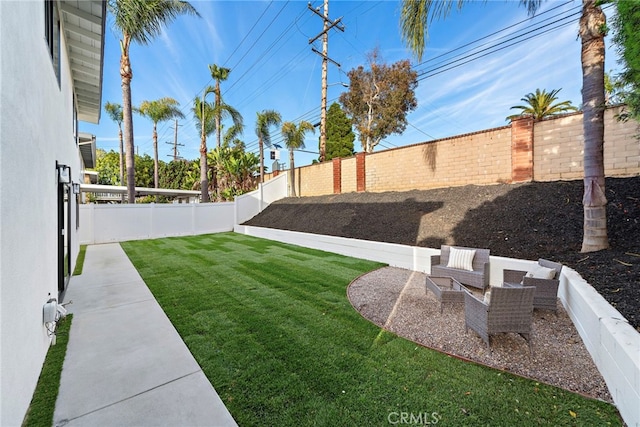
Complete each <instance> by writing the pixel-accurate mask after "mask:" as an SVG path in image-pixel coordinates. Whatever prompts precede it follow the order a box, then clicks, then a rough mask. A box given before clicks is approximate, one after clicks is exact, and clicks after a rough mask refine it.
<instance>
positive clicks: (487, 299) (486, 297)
mask: <svg viewBox="0 0 640 427" xmlns="http://www.w3.org/2000/svg"><path fill="white" fill-rule="evenodd" d="M482 302H483V303H485V304H486V305H489V303H490V302H491V288H489V290H488V291H487V292H485V293H484V298H483V299H482Z"/></svg>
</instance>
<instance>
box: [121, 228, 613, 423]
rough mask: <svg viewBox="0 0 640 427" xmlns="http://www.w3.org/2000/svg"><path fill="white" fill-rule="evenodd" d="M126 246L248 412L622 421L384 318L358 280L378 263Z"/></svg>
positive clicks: (262, 416) (214, 248)
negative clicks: (360, 302)
mask: <svg viewBox="0 0 640 427" xmlns="http://www.w3.org/2000/svg"><path fill="white" fill-rule="evenodd" d="M122 247H123V248H124V249H125V251H126V253H127V254H128V256H129V258H131V260H132V261H133V263H134V265H135V266H136V268H137V269H138V271H139V272H140V274H141V275H142V277H143V278H144V280H145V282H146V283H147V284H148V286H149V288H150V289H151V291H152V292H153V294H154V295H155V297H156V298H157V300H158V301H159V303H160V305H161V306H162V308H163V309H164V311H165V312H166V313H167V315H168V316H169V318H170V319H171V321H172V322H173V324H174V325H175V327H176V329H177V330H178V332H179V333H180V335H181V336H182V338H183V339H184V341H185V342H186V343H187V345H188V346H189V349H190V350H191V352H192V353H193V355H194V356H195V358H196V359H197V361H198V363H199V364H200V366H202V369H203V370H204V372H205V374H206V375H207V377H208V378H209V379H210V381H211V383H212V384H213V386H214V387H215V389H216V390H217V392H218V394H219V395H220V397H221V398H222V400H223V401H224V403H225V404H226V405H227V407H228V408H229V411H230V412H231V414H232V415H233V417H234V418H235V419H236V421H237V422H238V424H239V425H241V426H253V425H267V426H289V425H290V426H301V425H328V426H333V425H358V426H363V425H395V424H401V423H402V421H403V420H404V424H409V423H413V424H414V425H415V424H420V423H421V424H426V422H427V421H429V422H431V423H432V424H433V423H434V421H438V424H441V425H491V426H500V425H504V426H507V425H509V426H511V425H540V424H542V425H554V426H557V425H621V421H620V418H619V416H618V413H617V411H616V409H615V408H614V407H613V406H611V405H609V404H606V403H603V402H599V401H594V400H590V399H585V398H584V397H582V396H579V395H577V394H573V393H570V392H568V391H564V390H562V389H558V388H554V387H549V386H546V385H542V384H538V383H536V382H535V381H531V380H526V379H523V378H519V377H515V376H513V375H509V374H507V373H504V372H500V371H497V370H494V369H490V368H486V367H483V366H478V365H475V364H472V363H466V362H463V361H460V360H458V359H454V358H451V357H448V356H445V355H443V354H440V353H438V352H435V351H432V350H429V349H426V348H423V347H420V346H418V345H416V344H414V343H412V342H410V341H407V340H405V339H403V338H399V337H397V336H396V335H394V334H391V333H389V332H385V331H383V330H381V329H380V328H379V327H376V326H375V325H373V324H371V323H370V322H369V321H367V320H365V319H364V318H362V317H361V316H360V315H359V314H358V313H357V312H356V311H355V310H354V309H353V308H352V307H351V305H350V304H349V301H348V300H347V298H346V287H347V285H348V284H349V283H350V282H351V281H352V280H353V279H354V278H356V277H357V276H358V275H360V274H362V273H364V272H367V271H371V270H372V269H375V268H377V267H379V266H381V265H380V264H378V263H374V262H370V261H364V260H359V259H355V258H348V257H344V256H340V255H335V254H331V253H327V252H321V251H316V250H310V249H305V248H301V247H297V246H292V245H286V244H282V243H278V242H274V241H269V240H263V239H257V238H253V237H249V236H244V235H241V234H234V233H221V234H214V235H204V236H192V237H181V238H167V239H157V240H146V241H135V242H126V243H123V244H122ZM403 417H404V418H403Z"/></svg>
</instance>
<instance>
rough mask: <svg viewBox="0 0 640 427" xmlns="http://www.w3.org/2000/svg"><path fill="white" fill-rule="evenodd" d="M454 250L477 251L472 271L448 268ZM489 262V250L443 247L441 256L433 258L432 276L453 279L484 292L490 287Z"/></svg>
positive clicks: (433, 256)
mask: <svg viewBox="0 0 640 427" xmlns="http://www.w3.org/2000/svg"><path fill="white" fill-rule="evenodd" d="M452 248H455V249H462V250H473V251H475V256H474V257H473V260H472V270H471V271H469V270H462V269H459V268H451V267H448V266H447V264H448V263H449V256H450V254H451V249H452ZM489 261H490V258H489V249H482V248H466V247H463V246H449V245H442V246H441V247H440V255H432V256H431V275H433V276H440V277H453V278H454V279H456V280H457V281H458V282H460V283H462V284H463V285H467V286H473V287H474V288H479V289H482V290H483V291H484V290H485V289H486V288H487V287H488V286H489Z"/></svg>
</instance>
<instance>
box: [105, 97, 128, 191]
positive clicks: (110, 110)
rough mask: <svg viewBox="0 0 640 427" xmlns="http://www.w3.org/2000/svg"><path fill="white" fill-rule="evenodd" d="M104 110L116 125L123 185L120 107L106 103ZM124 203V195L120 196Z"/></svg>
mask: <svg viewBox="0 0 640 427" xmlns="http://www.w3.org/2000/svg"><path fill="white" fill-rule="evenodd" d="M104 110H105V111H106V112H107V114H108V115H109V118H110V119H111V120H113V121H114V122H116V123H117V124H118V141H119V142H120V185H124V158H123V154H124V143H123V141H122V105H120V104H116V103H111V102H107V103H105V104H104ZM122 201H123V202H124V194H123V195H122Z"/></svg>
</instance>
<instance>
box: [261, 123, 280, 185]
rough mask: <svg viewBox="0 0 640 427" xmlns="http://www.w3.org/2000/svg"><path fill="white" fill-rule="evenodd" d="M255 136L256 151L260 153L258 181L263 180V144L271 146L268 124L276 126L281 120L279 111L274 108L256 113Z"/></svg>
mask: <svg viewBox="0 0 640 427" xmlns="http://www.w3.org/2000/svg"><path fill="white" fill-rule="evenodd" d="M256 114H257V118H256V136H257V137H258V151H259V155H260V183H263V182H264V146H265V145H266V146H267V147H271V134H270V133H269V127H270V126H278V125H279V124H280V123H281V122H282V117H281V116H280V113H278V112H277V111H275V110H263V111H262V112H261V113H256Z"/></svg>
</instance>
